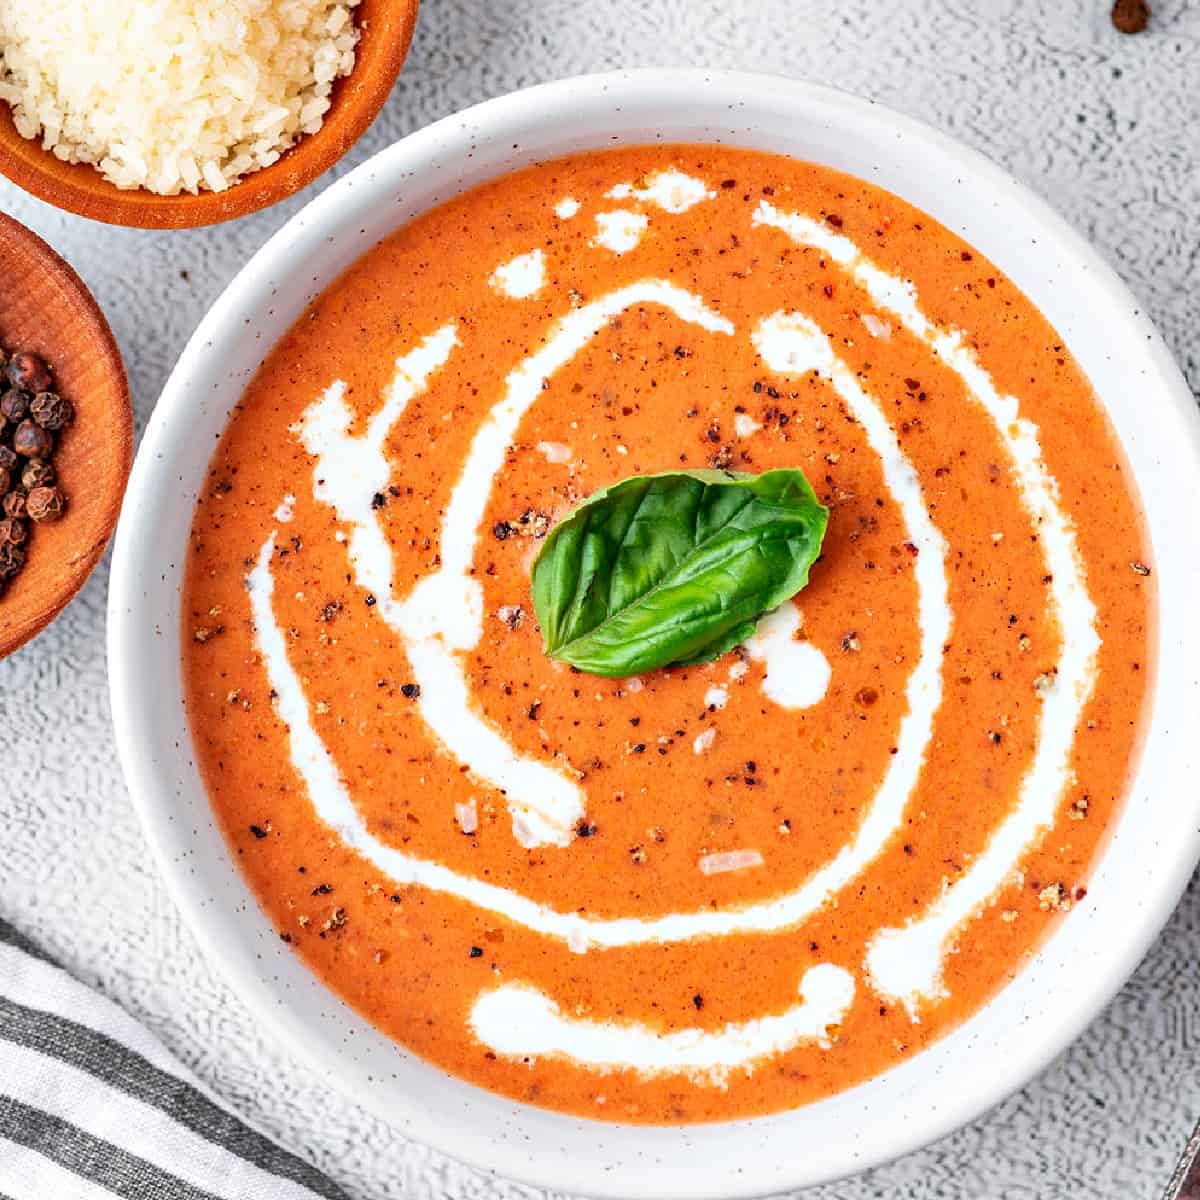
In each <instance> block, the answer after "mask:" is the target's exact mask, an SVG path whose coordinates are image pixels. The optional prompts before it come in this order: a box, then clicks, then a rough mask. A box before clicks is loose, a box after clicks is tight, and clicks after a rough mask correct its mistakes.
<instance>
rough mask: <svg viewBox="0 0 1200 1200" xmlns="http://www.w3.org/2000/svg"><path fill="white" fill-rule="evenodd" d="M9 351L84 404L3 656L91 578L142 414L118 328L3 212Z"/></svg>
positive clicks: (12, 598) (16, 594)
mask: <svg viewBox="0 0 1200 1200" xmlns="http://www.w3.org/2000/svg"><path fill="white" fill-rule="evenodd" d="M0 279H3V280H4V292H3V295H2V296H0V345H3V346H4V348H5V349H6V350H7V351H9V352H11V351H13V350H32V351H34V352H35V353H37V354H39V355H41V356H42V357H43V358H44V359H45V360H46V363H47V364H48V365H49V367H50V369H51V371H52V372H53V373H54V381H55V387H56V388H57V390H58V391H59V393H60V394H61V395H63V396H66V397H68V398H69V399H70V400H71V401H72V402H73V403H74V405H75V410H76V417H75V422H74V424H72V425H71V426H70V427H69V428H68V429H67V431H66V432H65V433H64V434H63V435H62V441H61V443H60V445H59V447H58V450H57V452H56V453H55V456H54V468H55V471H56V473H57V475H58V480H59V483H60V484H61V486H62V489H63V491H64V492H65V493H66V495H67V509H66V511H65V512H64V514H63V515H62V517H60V518H59V519H58V520H57V521H47V522H44V523H43V524H40V525H36V526H34V527H33V529H32V530H31V532H30V536H29V545H28V550H29V557H28V560H27V562H26V564H25V569H24V570H23V571H22V572H21V573H20V574H19V575H18V576H17V577H16V579H14V580H13V581H12V583H11V584H10V585H9V588H8V590H7V591H6V592H5V593H4V594H3V595H2V596H0V658H4V657H5V655H8V654H11V653H12V652H13V651H14V650H15V649H17V647H18V646H20V645H22V644H23V643H25V642H27V641H28V640H29V639H30V638H31V637H33V636H34V634H36V633H39V632H40V631H41V630H42V629H44V628H45V627H46V626H47V625H48V624H49V623H50V622H51V621H52V620H53V619H54V618H55V617H56V616H57V615H58V614H59V612H61V611H62V609H63V608H64V607H65V606H66V604H67V602H68V601H69V600H70V599H71V598H72V597H73V596H74V595H75V593H76V592H77V591H79V589H80V588H81V587H82V586H83V583H84V580H86V579H87V577H88V576H89V575H90V574H91V572H92V568H93V567H94V566H95V565H96V562H97V561H98V560H99V558H100V555H101V554H102V553H103V552H104V547H105V546H107V545H108V539H109V538H110V537H111V536H112V531H113V528H114V526H115V525H116V523H117V514H118V513H119V512H120V510H121V498H122V497H123V496H124V494H125V482H126V480H127V479H128V478H129V465H130V462H131V460H132V457H133V414H132V412H131V410H130V406H129V387H128V384H127V383H126V381H125V367H124V365H123V364H122V362H121V354H120V351H118V349H117V343H116V340H115V339H114V338H113V335H112V330H110V329H109V327H108V322H107V321H106V320H105V319H104V314H103V313H102V312H101V311H100V309H99V307H98V306H97V304H96V301H95V300H93V299H92V295H91V293H90V292H89V291H88V290H87V288H86V287H85V286H84V284H83V281H82V280H81V279H80V278H79V276H78V275H76V274H75V272H74V271H73V270H71V268H70V267H69V266H68V265H67V264H66V263H65V262H64V261H63V260H62V259H61V258H60V257H59V256H58V255H57V254H56V253H55V252H54V251H53V250H51V249H50V247H49V246H47V245H46V243H45V242H44V241H42V239H41V238H40V237H38V236H37V235H36V234H35V233H32V232H31V231H30V230H28V229H26V228H25V226H24V225H21V224H19V223H18V222H16V221H14V220H13V219H12V218H11V217H6V216H5V215H4V214H3V213H0Z"/></svg>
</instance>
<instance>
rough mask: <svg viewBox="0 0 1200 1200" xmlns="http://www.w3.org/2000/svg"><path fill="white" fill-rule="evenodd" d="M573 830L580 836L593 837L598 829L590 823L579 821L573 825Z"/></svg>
mask: <svg viewBox="0 0 1200 1200" xmlns="http://www.w3.org/2000/svg"><path fill="white" fill-rule="evenodd" d="M575 832H576V833H577V834H579V836H580V837H581V838H590V837H595V836H596V834H597V833H598V832H599V830H598V829H597V828H596V826H595V825H591V824H589V823H588V822H587V821H580V822H579V824H578V825H576V826H575Z"/></svg>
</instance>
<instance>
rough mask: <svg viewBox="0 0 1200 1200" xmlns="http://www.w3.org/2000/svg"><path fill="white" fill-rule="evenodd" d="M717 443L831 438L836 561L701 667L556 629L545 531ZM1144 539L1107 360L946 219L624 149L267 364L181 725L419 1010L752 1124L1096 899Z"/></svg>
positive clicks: (242, 830)
mask: <svg viewBox="0 0 1200 1200" xmlns="http://www.w3.org/2000/svg"><path fill="white" fill-rule="evenodd" d="M681 467H683V468H697V467H717V468H728V469H730V470H734V471H744V472H760V471H765V470H768V469H771V468H777V467H799V468H802V469H803V470H804V472H805V473H806V474H807V476H808V478H809V480H810V481H811V482H812V485H813V487H814V488H815V490H816V492H817V494H818V496H819V497H820V499H821V500H822V502H823V503H824V504H826V505H827V506H828V507H829V509H830V522H829V530H828V534H827V536H826V539H825V543H824V548H823V553H822V556H821V558H820V559H819V561H818V562H817V563H816V565H815V566H814V567H813V570H812V575H811V580H810V583H809V585H808V586H807V587H806V588H805V589H804V590H803V591H801V592H800V593H799V594H798V595H797V596H796V597H795V598H794V599H793V600H791V601H789V602H788V603H786V604H784V605H783V607H782V608H780V609H778V610H777V611H776V612H775V613H774V614H772V615H770V616H768V617H766V618H764V620H763V622H762V623H761V624H760V626H759V629H758V631H757V633H756V634H755V636H754V637H753V638H751V639H750V640H749V642H748V643H747V644H746V645H744V646H741V647H738V648H737V649H736V650H735V651H733V652H730V653H728V654H725V655H723V656H722V657H721V658H719V659H718V660H717V661H715V662H713V663H709V664H706V665H702V666H691V667H674V668H669V669H664V670H659V671H655V672H651V673H647V674H646V675H644V676H643V677H640V678H627V679H602V678H597V677H594V676H591V675H587V674H582V673H579V672H577V671H575V670H573V669H571V668H569V667H567V666H565V665H563V664H562V663H557V662H554V661H552V660H551V659H549V658H548V657H547V656H546V655H545V654H544V653H543V652H542V644H541V638H540V633H539V629H538V627H537V621H536V616H535V614H534V612H533V608H532V603H531V598H530V564H531V561H532V559H533V556H534V555H535V553H536V551H537V549H538V547H539V546H540V545H541V539H543V538H544V537H545V534H546V532H547V530H548V529H549V528H551V527H553V525H554V523H555V522H556V521H557V520H559V519H560V518H561V517H562V516H563V515H564V514H565V513H567V512H568V511H570V510H571V508H572V507H573V506H574V505H575V504H577V503H578V502H579V501H580V500H582V499H584V498H585V497H587V496H588V495H590V494H591V493H593V492H594V491H595V490H596V489H598V488H601V487H604V486H606V485H609V484H612V483H614V482H616V481H618V480H620V479H623V478H625V477H627V476H630V475H633V474H648V473H652V472H658V471H664V470H669V469H673V468H681ZM1147 556H1148V547H1147V544H1146V541H1145V538H1144V533H1143V530H1142V527H1141V524H1140V518H1139V514H1138V507H1137V500H1136V496H1135V493H1134V486H1133V481H1132V479H1130V478H1129V476H1128V473H1127V471H1126V470H1125V467H1124V465H1123V461H1122V457H1121V454H1120V452H1119V449H1118V447H1117V445H1116V444H1115V442H1114V440H1113V437H1112V435H1111V432H1110V430H1109V428H1108V427H1107V425H1106V422H1105V418H1104V416H1103V413H1102V411H1101V410H1100V409H1099V407H1098V406H1097V402H1096V400H1095V398H1094V396H1093V394H1092V391H1091V389H1090V387H1089V384H1088V381H1087V379H1086V378H1085V377H1084V376H1083V375H1082V373H1081V372H1080V370H1079V368H1078V367H1077V366H1076V364H1075V362H1074V361H1073V360H1072V358H1071V355H1070V353H1069V351H1068V350H1067V348H1066V347H1065V346H1064V345H1063V344H1062V342H1061V340H1060V339H1059V337H1058V336H1057V334H1056V333H1055V331H1054V330H1053V329H1052V328H1050V326H1049V325H1048V324H1047V323H1046V321H1045V320H1044V319H1043V317H1042V316H1041V315H1040V313H1039V312H1038V311H1037V309H1035V308H1034V306H1033V305H1032V304H1031V303H1030V302H1029V301H1028V300H1027V299H1026V298H1025V297H1024V296H1023V295H1022V294H1021V293H1020V292H1019V291H1018V290H1017V289H1016V288H1015V287H1014V286H1013V284H1012V283H1011V282H1010V281H1009V280H1008V279H1006V278H1005V276H1004V275H1003V273H1002V272H1001V271H1000V270H998V269H997V268H996V267H995V266H994V265H992V264H991V263H989V262H988V261H986V260H985V259H984V258H983V257H982V256H981V255H980V254H979V253H978V252H977V251H975V250H973V249H972V248H971V247H970V246H968V245H966V244H965V243H964V242H962V241H960V240H959V239H958V238H956V237H955V236H954V235H953V234H951V233H950V232H949V231H947V230H946V229H944V228H942V227H941V226H940V225H938V224H937V223H936V222H935V221H933V220H932V219H931V218H929V217H928V216H926V215H924V214H923V213H921V212H919V211H917V210H915V209H913V208H912V207H910V206H909V205H908V204H906V203H904V202H903V201H901V200H899V199H898V198H897V197H895V196H892V195H890V194H888V193H886V192H883V191H881V190H879V189H878V188H875V187H873V186H871V185H869V184H867V183H864V182H862V181H860V180H857V179H853V178H850V177H848V176H845V175H841V174H838V173H836V172H833V171H830V170H827V169H825V168H822V167H818V166H814V165H811V164H808V163H803V162H797V161H793V160H790V159H786V158H782V157H777V156H773V155H768V154H761V153H753V152H747V151H737V150H730V149H725V148H718V147H710V146H654V147H645V148H633V149H622V150H614V151H606V152H602V153H594V154H584V155H579V156H576V157H572V158H566V159H562V160H558V161H554V162H549V163H545V164H542V165H539V166H536V167H534V168H531V169H528V170H524V171H521V172H519V173H516V174H513V175H510V176H507V177H505V178H501V179H499V180H496V181H494V182H492V183H489V184H487V185H486V186H484V187H482V188H480V189H478V190H476V191H473V192H471V193H469V194H467V195H464V196H461V197H459V198H458V199H456V200H453V201H451V202H450V203H448V204H446V205H444V206H443V207H441V208H438V209H436V210H435V211H432V212H430V213H428V214H426V215H425V216H423V217H421V218H420V219H419V220H417V221H415V222H414V223H413V224H411V225H409V226H407V227H406V228H404V229H402V230H400V231H399V232H398V233H396V234H395V235H394V236H393V237H391V238H389V239H388V240H387V241H385V242H383V243H382V244H380V245H378V246H376V247H375V248H374V249H372V250H370V251H369V252H368V253H367V254H366V255H365V256H364V257H363V258H362V259H361V260H360V261H359V262H358V263H356V264H355V265H354V266H353V267H352V268H351V269H350V270H349V271H348V272H347V273H346V275H345V276H344V277H343V278H342V279H340V280H339V281H338V282H337V283H336V284H334V285H333V286H332V287H331V288H330V289H329V290H328V291H326V292H325V293H324V294H323V295H322V296H320V297H319V299H317V300H316V301H315V302H314V303H313V304H312V306H311V307H310V308H309V309H308V311H307V312H306V313H305V314H304V315H303V317H302V318H301V319H300V320H299V321H298V322H297V323H296V325H295V327H294V328H293V329H292V330H291V331H290V332H289V334H288V335H287V336H286V337H285V338H284V339H283V340H282V341H281V342H280V343H279V345H278V346H276V347H275V348H274V350H272V352H271V353H270V355H269V356H268V357H267V359H266V361H265V363H264V365H263V366H262V368H261V370H260V371H259V372H258V374H257V376H256V377H255V378H254V380H253V381H252V382H251V384H250V386H249V387H248V389H247V390H246V394H245V396H244V398H243V400H242V402H241V403H240V405H239V406H238V408H237V409H236V411H235V413H234V415H233V418H232V419H231V421H230V423H229V427H228V430H227V432H226V434H225V436H224V438H223V440H222V441H221V443H220V445H219V446H218V448H217V451H216V454H215V455H214V458H213V461H212V466H211V471H210V474H209V476H208V478H207V481H206V484H205V488H204V491H203V494H202V496H201V497H200V500H199V504H198V507H197V511H196V515H195V521H194V525H193V529H192V540H191V548H190V556H189V559H188V564H187V572H186V584H185V597H184V620H185V629H184V639H183V640H184V646H185V650H184V658H185V662H184V668H185V678H186V683H187V700H188V706H189V713H190V719H191V723H192V729H193V734H194V738H195V743H196V749H197V753H198V755H199V759H200V763H201V766H202V769H203V772H204V777H205V779H206V782H207V785H208V788H209V791H210V793H211V797H212V803H213V806H214V808H215V810H216V813H217V815H218V817H219V819H220V821H221V824H222V826H223V827H224V830H225V832H226V835H227V837H228V839H229V842H230V845H231V846H232V848H233V852H234V853H235V854H236V856H237V861H238V862H239V864H240V865H241V868H242V869H243V871H244V872H245V874H246V876H247V878H248V879H249V881H250V883H251V885H252V886H253V888H254V890H255V892H256V894H257V895H258V897H259V900H260V903H261V904H262V906H263V909H264V910H265V911H266V913H267V914H268V915H269V917H270V919H271V920H272V922H273V923H274V924H275V926H276V927H277V928H278V930H279V933H280V936H281V937H282V938H283V940H284V941H286V942H288V943H289V944H290V945H291V946H292V947H294V949H295V950H296V952H297V953H299V954H301V955H302V956H303V957H304V959H305V961H306V962H307V963H308V964H309V966H310V967H311V968H312V970H313V971H315V972H316V973H317V974H318V975H319V976H320V977H321V978H322V979H323V980H325V982H326V983H327V984H328V985H329V986H330V987H332V988H333V989H334V990H335V991H336V992H338V993H339V994H340V995H341V996H343V997H344V998H345V999H346V1000H347V1001H348V1002H349V1003H350V1004H351V1005H352V1006H353V1007H354V1008H356V1009H357V1010H358V1011H359V1012H361V1013H363V1014H364V1015H365V1016H366V1017H368V1018H369V1019H370V1020H371V1021H372V1022H374V1023H375V1024H376V1025H377V1026H378V1027H379V1028H381V1029H382V1030H384V1031H385V1032H386V1033H387V1034H389V1035H390V1036H392V1037H394V1038H396V1039H398V1040H399V1041H400V1042H402V1043H404V1044H405V1045H406V1046H408V1047H411V1048H412V1049H413V1050H414V1051H415V1052H416V1053H418V1054H420V1055H422V1056H424V1057H425V1058H427V1059H428V1060H430V1061H432V1062H434V1063H437V1064H438V1065H440V1066H442V1067H444V1068H445V1069H446V1070H448V1071H450V1072H453V1073H454V1074H456V1075H460V1076H462V1077H464V1078H466V1079H469V1080H471V1081H472V1082H474V1083H477V1084H479V1085H481V1086H483V1087H486V1088H491V1089H494V1090H496V1091H499V1092H503V1093H505V1094H507V1095H510V1096H513V1097H516V1098H518V1099H521V1100H525V1101H529V1102H531V1103H534V1104H539V1105H544V1106H548V1107H551V1108H556V1109H563V1110H567V1111H571V1112H576V1113H583V1114H586V1115H588V1116H592V1117H598V1118H605V1119H612V1120H622V1121H629V1120H632V1121H643V1122H680V1121H708V1120H716V1119H724V1118H731V1117H741V1116H748V1115H752V1114H756V1113H765V1112H771V1111H776V1110H780V1109H785V1108H789V1107H793V1106H795V1105H798V1104H801V1103H804V1102H807V1101H811V1100H813V1099H815V1098H818V1097H821V1096H824V1095H828V1094H829V1093H832V1092H835V1091H837V1090H839V1089H842V1088H845V1087H848V1086H850V1085H852V1084H854V1083H856V1082H858V1081H860V1080H863V1079H866V1078H868V1077H870V1076H872V1075H875V1074H877V1073H878V1072H881V1071H884V1070H886V1069H887V1068H888V1067H890V1066H892V1065H893V1064H895V1063H897V1062H900V1061H902V1060H904V1059H907V1058H909V1057H910V1056H912V1055H914V1054H916V1053H917V1052H918V1051H919V1050H920V1049H921V1048H922V1046H924V1045H926V1044H927V1043H929V1042H930V1041H931V1040H933V1039H936V1038H938V1037H940V1036H941V1035H943V1034H944V1033H945V1032H946V1031H947V1030H948V1029H949V1028H951V1027H952V1026H953V1025H954V1024H955V1023H957V1022H959V1021H961V1020H962V1019H963V1018H964V1017H966V1016H968V1015H969V1014H970V1013H971V1012H972V1011H973V1010H975V1009H977V1008H978V1007H979V1006H980V1005H982V1004H984V1003H986V1002H987V1000H988V999H989V997H991V996H992V995H993V994H994V993H995V991H996V990H997V988H999V987H1000V986H1001V985H1002V984H1003V983H1004V982H1005V980H1006V979H1008V978H1009V977H1010V976H1011V975H1012V974H1013V973H1014V972H1015V971H1016V970H1017V969H1018V968H1019V967H1020V965H1021V963H1022V961H1023V959H1024V958H1025V956H1026V955H1027V954H1028V953H1029V952H1030V951H1031V949H1032V948H1034V947H1035V946H1036V945H1037V943H1038V941H1039V939H1040V938H1041V937H1042V936H1043V935H1044V934H1045V933H1046V932H1047V930H1048V928H1050V927H1051V926H1052V924H1053V922H1055V921H1056V920H1059V919H1061V914H1062V913H1064V912H1065V911H1067V910H1068V909H1069V908H1070V907H1072V906H1073V905H1078V904H1081V903H1082V904H1086V903H1087V900H1086V898H1085V897H1086V894H1087V887H1088V873H1089V868H1090V867H1091V865H1092V864H1093V862H1094V860H1095V857H1096V854H1097V851H1098V848H1099V847H1100V845H1101V843H1102V841H1103V837H1104V833H1105V828H1106V826H1107V825H1108V824H1109V823H1110V821H1111V819H1112V817H1113V814H1114V811H1115V810H1116V808H1117V806H1118V805H1119V803H1120V800H1121V796H1122V792H1123V789H1124V788H1125V786H1126V783H1127V779H1128V776H1129V773H1130V769H1131V764H1132V760H1133V756H1134V754H1135V752H1136V748H1137V743H1138V736H1139V730H1140V714H1141V711H1142V709H1143V705H1144V702H1145V699H1146V693H1147V687H1148V684H1149V677H1150V673H1151V671H1150V667H1151V664H1150V663H1149V662H1148V660H1147V655H1148V642H1149V634H1150V630H1151V628H1152V625H1151V619H1152V606H1153V596H1152V591H1151V589H1152V585H1153V578H1152V576H1151V572H1150V567H1149V566H1148V565H1146V564H1147V563H1148V562H1149V559H1148V557H1147Z"/></svg>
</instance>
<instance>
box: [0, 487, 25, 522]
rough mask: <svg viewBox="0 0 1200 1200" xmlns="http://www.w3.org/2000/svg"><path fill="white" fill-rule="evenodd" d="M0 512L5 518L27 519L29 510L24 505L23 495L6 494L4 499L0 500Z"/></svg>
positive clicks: (20, 493) (16, 493)
mask: <svg viewBox="0 0 1200 1200" xmlns="http://www.w3.org/2000/svg"><path fill="white" fill-rule="evenodd" d="M0 511H3V513H4V515H5V516H6V517H27V516H28V515H29V509H28V506H27V505H26V503H25V493H24V492H8V493H7V494H6V495H5V497H4V499H3V500H0Z"/></svg>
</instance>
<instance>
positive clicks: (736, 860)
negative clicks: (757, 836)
mask: <svg viewBox="0 0 1200 1200" xmlns="http://www.w3.org/2000/svg"><path fill="white" fill-rule="evenodd" d="M762 865H763V856H762V855H761V854H759V852H758V851H757V850H725V851H722V852H721V853H720V854H702V855H701V856H700V870H701V871H703V872H704V874H705V875H723V874H724V873H725V872H726V871H744V870H745V869H746V868H747V867H761V866H762Z"/></svg>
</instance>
